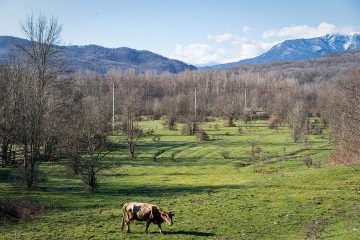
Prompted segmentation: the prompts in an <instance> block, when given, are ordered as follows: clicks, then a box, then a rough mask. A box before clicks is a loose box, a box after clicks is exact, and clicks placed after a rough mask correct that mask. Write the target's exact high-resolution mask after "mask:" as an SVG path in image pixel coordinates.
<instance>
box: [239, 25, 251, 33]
mask: <svg viewBox="0 0 360 240" xmlns="http://www.w3.org/2000/svg"><path fill="white" fill-rule="evenodd" d="M241 31H242V32H243V33H248V32H250V31H251V28H250V27H249V26H243V27H242V29H241Z"/></svg>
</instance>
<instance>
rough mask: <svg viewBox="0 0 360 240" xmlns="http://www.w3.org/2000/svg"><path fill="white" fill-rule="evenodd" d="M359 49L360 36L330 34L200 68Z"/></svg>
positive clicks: (234, 65) (309, 57)
mask: <svg viewBox="0 0 360 240" xmlns="http://www.w3.org/2000/svg"><path fill="white" fill-rule="evenodd" d="M359 48H360V34H351V35H342V34H328V35H325V36H322V37H316V38H310V39H293V40H285V41H284V42H282V43H279V44H277V45H275V46H273V47H272V48H271V49H270V50H269V51H267V52H265V53H263V54H261V55H260V56H257V57H254V58H249V59H244V60H240V61H238V62H232V63H225V64H218V65H213V66H206V67H200V69H203V70H215V69H223V68H231V67H236V66H240V65H244V64H252V63H266V62H287V61H303V60H309V59H315V58H319V57H322V56H325V55H327V54H329V53H340V52H344V51H349V50H354V49H359Z"/></svg>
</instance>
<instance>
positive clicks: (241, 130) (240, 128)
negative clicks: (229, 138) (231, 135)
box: [237, 125, 244, 134]
mask: <svg viewBox="0 0 360 240" xmlns="http://www.w3.org/2000/svg"><path fill="white" fill-rule="evenodd" d="M237 130H238V132H239V133H240V134H242V133H243V132H244V129H243V126H241V125H239V126H238V129H237Z"/></svg>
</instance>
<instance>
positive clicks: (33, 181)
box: [12, 163, 46, 189]
mask: <svg viewBox="0 0 360 240" xmlns="http://www.w3.org/2000/svg"><path fill="white" fill-rule="evenodd" d="M12 177H13V179H14V181H15V184H18V185H21V186H26V187H27V188H28V189H31V188H33V187H34V186H36V185H37V184H39V183H40V182H44V181H45V180H46V175H45V173H44V172H41V171H40V170H39V163H36V164H35V166H34V169H33V170H32V171H31V170H30V169H29V168H27V169H26V168H24V166H23V165H20V166H19V167H18V168H16V169H15V170H14V172H13V174H12ZM29 181H30V182H29Z"/></svg>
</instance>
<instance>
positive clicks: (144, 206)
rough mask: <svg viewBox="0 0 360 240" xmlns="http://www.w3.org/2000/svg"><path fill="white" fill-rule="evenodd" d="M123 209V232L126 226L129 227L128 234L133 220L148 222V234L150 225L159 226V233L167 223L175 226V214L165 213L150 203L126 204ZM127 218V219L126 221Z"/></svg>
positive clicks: (146, 231)
mask: <svg viewBox="0 0 360 240" xmlns="http://www.w3.org/2000/svg"><path fill="white" fill-rule="evenodd" d="M122 209H123V220H122V226H121V230H124V225H125V224H126V226H127V232H128V233H129V232H130V222H131V221H132V220H137V221H146V229H145V233H148V228H149V225H150V223H153V224H157V225H158V227H159V231H160V233H161V234H163V232H162V230H161V224H162V223H163V222H167V223H168V224H169V225H170V226H171V225H172V224H173V220H172V217H173V216H174V215H175V213H173V212H169V213H167V212H165V211H163V210H162V209H161V208H160V207H158V206H156V205H153V204H149V203H136V202H129V203H125V204H124V205H123V207H122ZM125 218H126V219H125Z"/></svg>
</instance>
